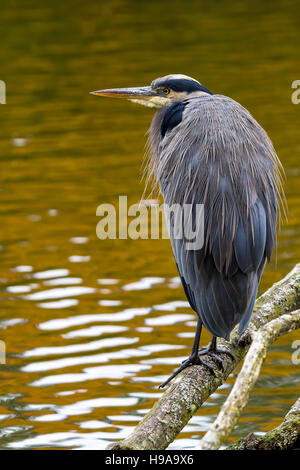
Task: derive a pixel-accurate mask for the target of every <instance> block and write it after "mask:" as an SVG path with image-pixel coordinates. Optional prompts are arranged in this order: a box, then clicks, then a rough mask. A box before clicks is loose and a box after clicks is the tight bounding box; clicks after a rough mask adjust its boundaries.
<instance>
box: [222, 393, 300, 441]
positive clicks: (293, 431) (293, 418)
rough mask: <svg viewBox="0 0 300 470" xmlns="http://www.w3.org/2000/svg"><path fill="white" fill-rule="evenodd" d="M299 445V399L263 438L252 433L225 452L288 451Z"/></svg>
mask: <svg viewBox="0 0 300 470" xmlns="http://www.w3.org/2000/svg"><path fill="white" fill-rule="evenodd" d="M297 445H298V446H299V445H300V398H298V400H297V401H296V403H295V404H294V405H293V406H292V408H291V409H290V411H289V412H288V414H287V415H286V416H285V418H284V421H283V422H282V423H281V424H280V426H278V427H277V428H275V429H273V431H269V432H267V433H266V434H265V435H264V436H263V437H257V436H255V435H254V434H253V433H251V434H249V435H248V436H247V437H245V438H243V439H240V440H239V441H238V442H236V443H235V444H231V445H230V446H229V447H228V448H227V450H288V449H294V448H295V447H297Z"/></svg>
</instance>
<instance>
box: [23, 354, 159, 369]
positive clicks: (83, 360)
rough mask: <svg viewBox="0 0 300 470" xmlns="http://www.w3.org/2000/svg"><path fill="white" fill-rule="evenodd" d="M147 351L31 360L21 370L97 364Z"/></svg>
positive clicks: (127, 357)
mask: <svg viewBox="0 0 300 470" xmlns="http://www.w3.org/2000/svg"><path fill="white" fill-rule="evenodd" d="M149 354H150V353H149V352H148V351H141V350H139V349H120V350H119V351H111V352H106V353H104V354H94V355H87V356H76V357H68V358H63V359H55V360H53V361H42V362H33V363H30V364H27V365H26V366H23V367H22V368H21V370H22V371H23V372H41V371H49V370H54V369H65V368H66V367H72V366H78V365H81V364H99V363H103V362H109V361H110V360H111V359H129V358H131V357H142V356H148V355H149Z"/></svg>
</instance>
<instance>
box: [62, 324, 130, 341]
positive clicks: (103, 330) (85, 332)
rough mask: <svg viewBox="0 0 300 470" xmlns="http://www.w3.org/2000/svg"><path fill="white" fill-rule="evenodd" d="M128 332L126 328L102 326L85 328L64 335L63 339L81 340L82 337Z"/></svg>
mask: <svg viewBox="0 0 300 470" xmlns="http://www.w3.org/2000/svg"><path fill="white" fill-rule="evenodd" d="M126 330H128V327H126V326H113V325H101V326H92V327H90V328H84V329H82V330H75V331H70V332H69V333H65V334H64V335H62V337H63V338H80V337H82V336H101V335H104V334H107V333H120V332H121V331H126Z"/></svg>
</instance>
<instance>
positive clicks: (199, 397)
mask: <svg viewBox="0 0 300 470" xmlns="http://www.w3.org/2000/svg"><path fill="white" fill-rule="evenodd" d="M299 308H300V263H299V264H297V265H296V266H295V268H294V269H293V270H292V271H291V272H290V273H289V274H288V275H287V276H286V277H285V278H284V279H282V280H281V281H279V282H277V283H276V284H274V285H273V286H272V287H271V288H270V289H269V290H268V291H267V292H265V293H264V294H263V295H262V296H261V297H260V298H259V299H258V300H257V301H256V304H255V309H254V313H253V315H252V320H251V323H250V325H249V327H248V329H247V330H246V332H245V333H244V334H243V336H242V337H241V338H239V335H238V333H237V329H235V330H234V331H233V332H232V334H231V337H230V342H229V343H228V342H226V341H224V340H221V341H220V343H221V345H223V346H225V347H226V348H227V349H229V350H230V351H231V352H232V353H233V355H234V356H235V360H233V359H231V358H230V357H229V356H228V355H227V354H222V355H221V357H222V360H223V365H224V370H223V371H220V370H218V369H215V376H213V375H212V374H211V373H210V372H208V370H207V368H205V367H203V366H201V365H195V366H191V367H189V368H187V369H185V370H183V371H182V372H181V373H180V374H179V375H178V376H177V377H176V378H175V379H174V380H173V381H172V382H171V383H170V385H169V386H168V388H167V390H166V392H165V393H164V394H163V396H162V397H161V398H160V399H159V400H158V401H157V402H156V403H155V404H154V406H153V408H152V409H151V410H150V411H149V413H148V414H147V415H146V416H145V417H144V418H143V419H142V421H141V422H140V423H139V425H138V426H137V427H136V428H135V429H134V431H133V433H132V434H131V435H130V436H128V437H127V438H126V439H124V440H123V441H120V442H116V443H113V444H110V445H109V446H108V449H111V450H112V449H113V450H124V449H130V450H154V449H165V448H167V447H168V445H169V444H170V443H171V442H172V441H173V440H174V439H175V438H176V436H177V435H178V434H179V432H180V431H181V429H182V428H183V427H184V426H185V425H186V424H187V423H188V421H189V420H190V418H191V417H192V416H193V414H194V413H195V412H196V411H197V410H198V409H199V408H200V406H201V405H202V404H203V403H204V402H205V401H206V400H207V398H208V397H209V396H210V395H211V394H212V393H213V392H214V391H215V390H216V389H217V388H218V387H219V386H220V385H221V384H222V383H223V382H224V381H225V380H226V379H227V377H228V375H229V374H230V373H231V372H232V371H233V370H234V369H235V367H236V365H237V364H238V363H239V362H240V361H241V359H242V358H243V357H244V356H245V355H246V353H247V351H248V349H249V346H250V344H251V341H252V340H251V334H252V333H253V332H255V331H257V330H258V329H259V328H261V327H262V326H264V325H266V324H267V323H269V322H270V321H272V320H275V319H276V318H280V317H281V316H282V315H284V314H285V313H287V312H292V311H293V310H296V309H299ZM203 358H205V361H206V362H210V364H211V365H212V366H213V367H215V364H214V363H213V361H212V360H211V358H210V357H208V356H207V357H206V356H203Z"/></svg>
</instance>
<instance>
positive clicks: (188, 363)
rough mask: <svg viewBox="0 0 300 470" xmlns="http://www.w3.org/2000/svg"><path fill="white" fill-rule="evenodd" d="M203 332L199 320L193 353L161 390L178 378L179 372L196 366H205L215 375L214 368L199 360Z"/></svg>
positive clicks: (162, 385)
mask: <svg viewBox="0 0 300 470" xmlns="http://www.w3.org/2000/svg"><path fill="white" fill-rule="evenodd" d="M201 331H202V322H201V321H200V320H199V319H198V323H197V329H196V334H195V338H194V344H193V347H192V352H191V354H190V356H189V357H188V358H187V359H186V360H185V361H183V363H182V364H181V365H180V366H179V367H178V369H176V370H175V371H174V372H173V374H171V375H170V377H168V378H167V380H165V382H163V383H162V384H161V385H159V388H163V387H165V386H166V385H167V384H168V383H169V382H170V381H171V380H172V379H174V377H176V375H178V374H179V372H181V371H182V370H184V369H186V368H187V367H189V366H192V365H194V364H202V365H205V366H206V367H207V368H208V369H209V370H210V371H211V372H212V373H213V374H214V370H213V367H212V366H211V365H210V364H207V363H206V362H205V361H203V360H202V359H200V358H199V342H200V336H201Z"/></svg>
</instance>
